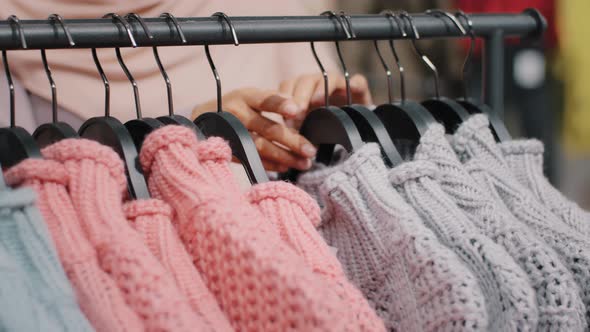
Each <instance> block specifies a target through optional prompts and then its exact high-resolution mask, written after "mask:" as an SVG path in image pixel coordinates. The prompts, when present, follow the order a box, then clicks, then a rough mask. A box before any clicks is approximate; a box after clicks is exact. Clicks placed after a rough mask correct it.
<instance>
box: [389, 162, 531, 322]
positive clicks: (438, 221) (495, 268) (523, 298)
mask: <svg viewBox="0 0 590 332" xmlns="http://www.w3.org/2000/svg"><path fill="white" fill-rule="evenodd" d="M437 177H438V169H437V167H436V165H435V164H433V163H432V162H430V161H427V160H417V161H411V162H407V163H404V164H402V165H399V166H397V167H395V168H394V169H392V170H391V171H390V174H389V179H390V180H391V181H392V183H393V185H394V186H395V188H396V189H397V191H398V192H399V193H401V194H402V196H403V197H404V198H405V200H406V202H408V203H409V204H410V205H411V206H412V207H413V208H414V209H415V210H416V211H417V212H418V214H419V215H420V217H421V218H422V221H423V222H424V223H425V224H426V226H428V227H429V228H430V229H432V230H433V231H434V233H435V234H436V235H437V237H438V239H439V240H440V241H441V242H442V243H443V244H445V245H446V246H447V247H449V248H451V249H452V250H453V251H454V252H455V253H456V254H457V255H458V256H459V257H460V258H461V259H462V260H463V263H465V265H466V266H468V267H469V268H470V270H471V271H472V272H473V273H474V274H475V276H476V277H477V278H478V281H479V284H480V286H481V288H482V291H483V293H484V296H485V299H486V307H487V309H488V314H489V317H490V325H489V328H490V330H491V331H535V330H536V328H537V322H538V317H539V312H538V308H537V305H536V301H535V292H534V290H533V288H532V286H531V283H530V281H529V278H528V277H527V275H526V274H525V272H524V271H523V270H522V269H521V268H520V267H519V266H518V265H517V264H516V262H514V260H513V259H512V257H510V256H509V255H508V253H507V252H506V250H504V248H502V247H500V246H499V245H497V244H496V243H494V242H493V241H492V240H491V239H490V238H488V237H486V236H485V235H483V234H481V233H480V232H479V231H478V230H477V229H476V228H475V226H474V225H473V224H472V223H471V222H470V221H469V220H468V219H467V217H466V216H465V215H464V214H463V212H462V211H461V210H460V209H459V208H458V207H457V205H456V204H455V203H454V202H453V201H452V200H451V198H450V197H449V196H447V195H446V194H445V193H444V191H443V190H442V189H441V188H440V186H439V184H438V183H437V182H436V181H435V179H436V178H437Z"/></svg>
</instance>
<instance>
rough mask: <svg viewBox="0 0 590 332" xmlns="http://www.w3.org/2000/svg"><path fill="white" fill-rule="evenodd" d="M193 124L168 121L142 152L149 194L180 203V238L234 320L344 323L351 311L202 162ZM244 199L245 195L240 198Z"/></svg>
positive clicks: (248, 323)
mask: <svg viewBox="0 0 590 332" xmlns="http://www.w3.org/2000/svg"><path fill="white" fill-rule="evenodd" d="M196 144H197V139H196V137H195V135H194V133H193V132H192V131H190V130H189V129H187V128H184V127H180V126H166V127H163V128H160V129H158V130H156V131H154V132H153V133H152V134H150V135H149V136H148V137H147V138H146V140H145V141H144V144H143V148H142V151H141V153H140V160H141V164H142V166H143V168H144V173H145V174H146V176H147V177H148V185H149V187H150V191H151V193H152V195H154V196H156V197H158V198H161V199H163V200H164V201H166V202H168V203H169V204H170V205H171V206H172V208H173V209H174V211H175V213H176V214H175V223H176V224H177V225H176V226H177V227H178V230H179V232H180V235H181V238H182V240H183V242H184V244H185V246H186V248H187V249H188V251H189V253H190V254H191V255H192V257H193V260H194V263H195V264H196V266H197V268H198V269H199V271H200V272H201V274H202V275H203V277H204V279H205V282H206V284H207V286H208V288H209V289H210V290H211V291H212V292H213V294H214V295H215V296H216V298H217V301H218V302H219V304H220V305H221V307H222V309H223V310H224V311H225V312H226V314H227V315H228V317H229V319H230V321H231V322H232V324H233V326H234V328H236V329H237V330H240V331H285V330H292V331H293V330H295V331H344V330H347V328H348V327H349V326H350V325H349V324H348V322H347V320H348V319H350V318H349V317H350V312H349V309H348V307H347V304H346V303H345V302H344V301H341V300H340V299H339V298H338V296H336V294H334V292H333V290H332V289H331V288H330V287H329V285H327V284H326V283H325V282H324V281H323V280H322V279H321V278H317V277H316V276H315V275H314V274H313V273H312V271H311V270H310V269H309V268H307V267H306V266H305V263H304V262H303V261H302V260H301V258H300V257H298V256H297V255H296V254H295V253H294V252H293V251H292V250H291V249H290V248H289V247H288V246H286V245H285V244H284V243H282V241H281V240H280V239H279V238H278V237H277V235H276V233H275V232H273V230H272V228H270V227H269V226H268V225H266V223H265V221H264V219H263V218H262V216H261V215H260V213H259V212H258V211H256V210H255V209H254V208H253V207H251V206H250V205H249V204H248V203H247V202H245V201H244V200H242V201H239V200H231V199H228V197H227V196H228V193H227V191H228V190H227V188H223V187H221V186H220V184H219V183H217V182H216V181H215V179H214V178H213V177H212V176H211V174H209V173H208V172H207V171H206V169H205V168H204V167H203V166H202V165H201V164H200V163H199V161H198V159H197V157H196V154H195V146H196ZM240 202H243V203H240Z"/></svg>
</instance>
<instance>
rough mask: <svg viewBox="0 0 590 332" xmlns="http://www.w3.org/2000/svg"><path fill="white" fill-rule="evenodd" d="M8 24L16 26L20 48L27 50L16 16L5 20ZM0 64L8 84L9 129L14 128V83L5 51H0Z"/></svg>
mask: <svg viewBox="0 0 590 332" xmlns="http://www.w3.org/2000/svg"><path fill="white" fill-rule="evenodd" d="M7 20H8V21H9V22H10V26H11V27H12V25H13V24H15V25H16V26H17V29H18V33H19V37H20V43H21V47H22V48H23V49H26V48H27V41H26V40H25V31H24V29H23V27H22V25H21V24H20V20H19V19H18V17H16V15H10V16H8V19H7ZM2 62H3V63H4V73H5V75H6V81H7V82H8V89H9V90H10V127H11V128H14V127H15V126H16V111H15V98H14V82H13V81H12V74H11V73H10V66H9V65H8V53H7V52H6V50H2Z"/></svg>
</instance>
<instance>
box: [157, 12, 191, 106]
mask: <svg viewBox="0 0 590 332" xmlns="http://www.w3.org/2000/svg"><path fill="white" fill-rule="evenodd" d="M160 17H163V18H166V19H168V20H170V21H172V23H173V24H174V26H175V27H176V32H178V35H179V36H180V40H181V41H182V44H186V38H185V37H184V32H182V28H181V27H180V23H178V20H177V19H176V17H174V15H172V14H170V13H162V14H161V15H160ZM152 50H153V53H154V58H155V59H156V64H157V65H158V68H159V69H160V73H161V74H162V77H163V78H164V82H166V95H167V97H168V115H169V116H173V115H174V101H173V99H172V82H170V77H168V73H167V72H166V69H165V68H164V65H163V64H162V61H161V60H160V54H159V53H158V48H157V47H156V46H153V47H152Z"/></svg>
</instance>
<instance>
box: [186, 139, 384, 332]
mask: <svg viewBox="0 0 590 332" xmlns="http://www.w3.org/2000/svg"><path fill="white" fill-rule="evenodd" d="M196 152H197V156H198V158H199V162H200V163H201V164H202V165H203V166H204V167H205V168H206V169H207V171H208V172H210V174H212V176H213V177H214V178H215V181H216V182H218V183H219V185H220V186H221V187H223V188H226V190H231V191H233V192H235V193H238V194H239V193H240V188H239V184H238V183H237V181H236V179H235V177H234V176H233V174H232V172H231V169H230V167H229V162H230V161H231V149H230V147H229V145H228V143H227V142H225V141H224V140H222V139H221V138H219V137H211V138H208V139H207V140H206V141H203V142H199V143H198V145H197V149H196ZM246 197H247V199H248V201H249V202H250V203H251V204H252V205H254V206H255V207H257V208H258V209H259V210H260V212H261V213H262V214H263V216H264V217H265V218H266V221H267V222H268V223H270V224H271V225H272V226H273V227H274V228H275V231H276V232H277V234H279V236H280V238H281V239H282V240H283V241H284V242H286V243H287V244H288V245H289V246H290V247H291V248H292V249H293V250H295V252H296V253H297V254H298V255H299V256H300V257H302V258H303V259H304V261H305V263H306V264H307V266H309V267H310V268H311V269H312V270H313V272H314V273H315V274H317V275H319V276H321V277H322V278H324V279H325V280H326V282H327V283H329V285H330V287H331V288H332V289H334V290H335V291H336V292H337V293H338V295H339V296H340V298H342V299H343V301H346V302H347V305H348V306H349V307H350V309H351V311H352V314H353V315H355V316H356V317H357V321H351V323H353V326H350V328H351V329H352V330H358V331H384V330H385V326H384V325H383V321H382V320H381V319H380V318H379V317H378V316H377V314H376V313H375V311H374V310H373V309H372V308H371V306H370V305H369V303H368V302H367V300H366V299H365V298H364V297H363V295H362V293H361V292H360V291H359V290H358V289H357V288H356V287H355V286H354V285H352V284H351V283H350V281H348V279H346V276H345V275H344V271H343V270H342V266H341V265H340V262H338V259H337V258H336V256H335V255H334V254H333V253H332V252H331V250H330V248H329V247H328V245H327V244H326V242H325V241H324V239H322V237H321V235H320V234H319V233H318V231H317V230H316V228H315V227H316V226H318V224H319V222H320V220H321V219H320V208H319V206H318V204H317V203H316V202H315V201H314V200H313V199H312V198H311V197H310V196H309V195H308V194H306V193H305V192H304V191H302V190H301V189H299V188H297V187H296V186H294V185H292V184H290V183H286V182H282V181H272V182H266V183H262V184H257V185H254V186H252V187H251V188H250V190H249V191H248V192H247V193H246Z"/></svg>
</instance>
